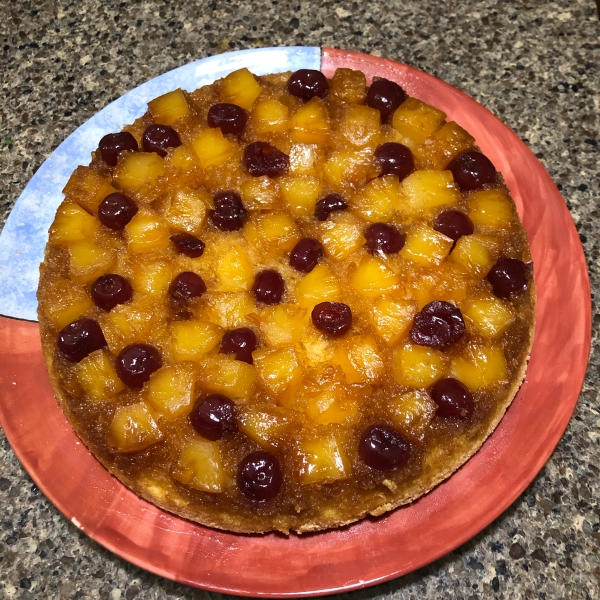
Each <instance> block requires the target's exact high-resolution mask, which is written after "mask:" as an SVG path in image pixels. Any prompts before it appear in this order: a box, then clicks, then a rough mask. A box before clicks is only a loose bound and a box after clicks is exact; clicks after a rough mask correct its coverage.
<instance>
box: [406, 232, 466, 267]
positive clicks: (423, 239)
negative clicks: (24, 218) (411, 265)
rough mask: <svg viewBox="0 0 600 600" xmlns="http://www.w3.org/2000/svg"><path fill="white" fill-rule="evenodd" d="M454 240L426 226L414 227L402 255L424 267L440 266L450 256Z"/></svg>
mask: <svg viewBox="0 0 600 600" xmlns="http://www.w3.org/2000/svg"><path fill="white" fill-rule="evenodd" d="M452 244H454V240H452V239H451V238H449V237H446V236H445V235H444V234H443V233H440V232H439V231H436V230H435V229H432V228H431V227H428V226H427V225H424V224H419V225H417V226H416V227H413V228H412V229H411V230H410V231H409V233H408V237H407V238H406V243H405V244H404V247H403V248H402V250H400V255H401V256H402V257H404V258H406V259H408V260H411V261H412V262H415V263H417V264H418V265H421V266H423V267H432V266H436V265H439V264H440V263H441V262H442V261H443V260H444V259H445V258H446V256H448V253H449V252H450V249H451V248H452Z"/></svg>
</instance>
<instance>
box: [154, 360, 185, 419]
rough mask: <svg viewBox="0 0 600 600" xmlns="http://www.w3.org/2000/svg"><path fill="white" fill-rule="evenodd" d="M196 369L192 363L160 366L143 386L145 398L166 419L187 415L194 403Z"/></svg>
mask: <svg viewBox="0 0 600 600" xmlns="http://www.w3.org/2000/svg"><path fill="white" fill-rule="evenodd" d="M195 383H196V370H195V367H194V365H193V364H190V363H177V364H174V365H170V366H168V367H162V368H160V369H159V370H158V371H155V372H154V373H152V375H151V376H150V380H149V381H148V383H147V384H146V385H145V386H144V394H145V399H146V401H147V402H148V404H150V406H152V408H154V409H155V410H156V411H157V412H158V413H159V414H160V415H161V416H163V417H164V418H165V419H167V421H174V420H175V419H177V417H180V416H186V415H189V414H190V412H191V410H192V408H193V406H194V404H193V402H194V386H195Z"/></svg>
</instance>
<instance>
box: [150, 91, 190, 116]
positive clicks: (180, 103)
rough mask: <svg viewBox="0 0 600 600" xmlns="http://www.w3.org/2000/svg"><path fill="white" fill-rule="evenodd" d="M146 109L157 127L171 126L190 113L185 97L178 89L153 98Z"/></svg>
mask: <svg viewBox="0 0 600 600" xmlns="http://www.w3.org/2000/svg"><path fill="white" fill-rule="evenodd" d="M148 108H149V109H150V114H151V115H152V119H153V120H154V122H155V123H158V124H159V125H173V123H175V121H177V119H179V118H180V117H184V116H185V115H187V114H188V112H190V107H189V106H188V103H187V100H186V99H185V95H184V93H183V92H182V91H181V90H180V89H177V90H173V91H172V92H168V93H166V94H163V95H162V96H159V97H158V98H154V100H151V101H150V102H148Z"/></svg>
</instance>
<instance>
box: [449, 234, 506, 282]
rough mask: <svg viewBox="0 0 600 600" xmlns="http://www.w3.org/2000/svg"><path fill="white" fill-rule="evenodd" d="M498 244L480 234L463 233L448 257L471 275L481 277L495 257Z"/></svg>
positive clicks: (491, 264) (492, 263) (489, 267)
mask: <svg viewBox="0 0 600 600" xmlns="http://www.w3.org/2000/svg"><path fill="white" fill-rule="evenodd" d="M498 248H499V245H498V244H497V243H495V240H493V239H490V238H487V237H486V236H482V235H477V234H474V235H463V236H462V237H461V238H459V239H458V241H457V242H456V245H455V246H454V250H452V252H451V253H450V257H449V259H450V260H451V261H452V262H454V263H456V264H458V265H460V266H461V267H462V268H463V269H465V271H466V272H467V273H468V274H469V275H471V276H473V277H483V276H485V275H486V274H487V273H488V271H489V270H490V269H491V268H492V266H493V265H494V262H495V261H496V259H497V255H498Z"/></svg>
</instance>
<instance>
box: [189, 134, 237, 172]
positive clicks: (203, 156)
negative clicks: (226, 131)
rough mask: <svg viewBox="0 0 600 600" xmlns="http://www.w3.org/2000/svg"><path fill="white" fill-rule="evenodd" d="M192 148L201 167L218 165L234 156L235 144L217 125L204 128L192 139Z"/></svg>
mask: <svg viewBox="0 0 600 600" xmlns="http://www.w3.org/2000/svg"><path fill="white" fill-rule="evenodd" d="M192 148H193V149H194V152H195V153H196V156H197V157H198V161H199V162H200V166H201V167H202V168H203V169H207V168H208V167H219V166H220V165H222V164H224V163H226V162H227V161H228V160H229V159H230V158H232V157H233V156H235V154H236V149H235V146H234V145H233V144H232V143H231V142H230V141H229V140H228V139H226V138H225V137H223V133H222V132H221V129H220V128H219V127H216V128H215V129H205V130H204V131H202V132H201V133H200V134H199V135H198V136H197V137H195V138H194V139H193V140H192Z"/></svg>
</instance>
